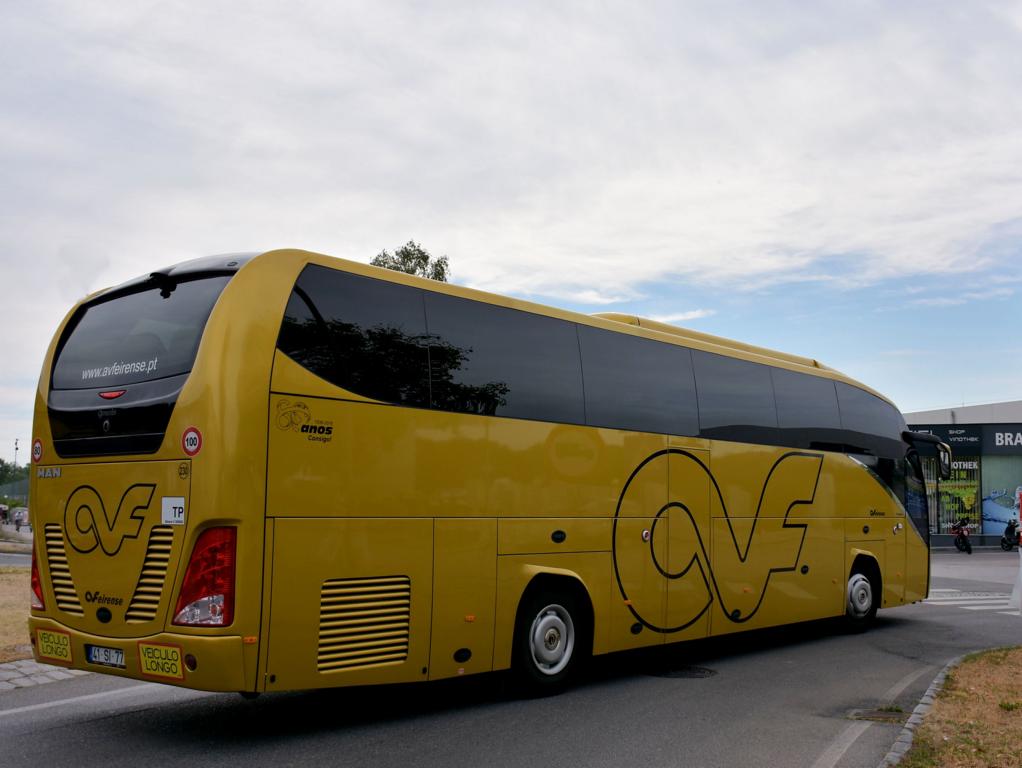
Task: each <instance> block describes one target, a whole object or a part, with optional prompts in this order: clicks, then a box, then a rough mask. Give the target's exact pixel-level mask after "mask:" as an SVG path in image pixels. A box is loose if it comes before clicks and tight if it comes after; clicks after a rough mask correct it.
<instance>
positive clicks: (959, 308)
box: [0, 0, 1022, 463]
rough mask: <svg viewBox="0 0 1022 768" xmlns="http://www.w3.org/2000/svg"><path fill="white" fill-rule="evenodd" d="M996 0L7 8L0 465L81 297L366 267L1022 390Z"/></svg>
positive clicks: (953, 388) (979, 398) (898, 381)
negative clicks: (300, 259) (224, 271)
mask: <svg viewBox="0 0 1022 768" xmlns="http://www.w3.org/2000/svg"><path fill="white" fill-rule="evenodd" d="M1019 83H1022V3H1020V2H979V1H977V2H970V3H961V2H957V1H946V2H940V1H938V0H932V1H931V0H928V1H927V2H911V1H907V2H898V3H890V2H867V1H863V2H852V3H849V2H815V3H812V4H806V3H801V2H775V1H774V0H765V1H764V2H755V3H751V2H747V3H736V2H726V1H721V0H715V1H714V2H688V1H684V2H677V1H676V0H672V1H668V2H645V3H634V2H612V1H610V0H608V1H606V2H587V3H574V2H561V3H548V2H530V1H529V0H525V1H523V2H517V3H489V2H481V1H478V0H477V1H474V2H464V3H461V2H440V1H438V2H411V3H396V2H394V3H391V2H380V1H379V0H375V1H374V2H365V3H359V2H346V1H345V0H329V1H325V2H311V1H308V0H300V1H299V0H292V1H291V2H288V3H267V2H259V1H258V0H250V1H249V2H246V3H244V4H241V3H226V2H217V1H216V0H207V2H204V3H193V2H130V0H126V1H125V2H119V3H81V2H48V1H46V0H35V1H34V2H32V3H9V4H7V6H6V7H5V10H4V23H3V25H0V290H2V291H3V314H2V316H0V317H2V320H0V323H2V328H3V331H2V336H0V458H4V459H6V460H8V461H9V460H11V459H13V458H14V440H15V439H16V438H17V439H18V441H19V453H18V461H19V463H25V461H26V460H27V458H28V453H29V446H30V445H31V440H32V425H31V420H32V405H33V398H34V392H35V389H36V386H37V383H38V380H39V374H40V368H41V365H42V358H43V355H44V353H45V350H46V347H47V344H48V343H49V340H50V338H51V337H52V335H53V333H54V331H55V330H56V328H57V327H58V325H59V323H60V322H61V320H62V318H63V317H64V315H65V313H66V312H67V311H68V310H69V309H70V308H71V306H72V305H73V304H74V303H75V302H76V301H77V300H78V299H80V298H81V297H82V296H84V295H85V294H87V293H89V292H91V291H94V290H97V289H99V288H102V287H105V286H108V285H113V284H117V283H120V282H122V281H124V280H126V279H128V278H131V277H134V276H137V275H140V274H145V273H148V272H150V271H152V270H154V269H157V268H160V267H164V266H166V265H168V264H173V263H176V262H178V261H182V260H185V259H189V258H194V257H197V256H203V255H207V254H215V253H233V252H240V251H259V250H269V249H272V248H277V247H298V248H305V249H308V250H314V251H319V252H322V253H328V254H331V255H335V256H343V257H345V258H350V259H354V260H358V261H368V260H369V259H370V258H372V257H373V256H374V255H375V254H376V253H378V252H379V251H380V250H381V249H384V248H387V249H391V250H393V249H394V248H396V247H399V246H400V245H401V244H403V243H405V242H407V241H408V240H415V241H417V242H419V243H421V244H422V245H423V247H425V248H427V249H428V250H429V251H431V252H432V253H434V254H435V255H441V254H443V255H446V256H447V257H448V258H449V259H450V263H451V271H452V282H456V283H459V284H463V285H469V286H472V287H476V288H482V289H485V290H489V291H494V292H497V293H502V294H509V295H512V296H516V297H520V298H527V299H531V300H534V301H539V302H542V303H546V304H552V305H555V306H560V307H565V308H568V309H572V310H577V311H580V312H585V313H591V312H608V311H615V312H627V313H631V314H639V315H642V316H646V317H653V318H656V319H661V320H666V321H668V322H674V323H677V324H679V325H683V326H686V327H690V328H694V329H697V330H700V331H705V332H709V333H714V334H719V335H723V336H727V337H730V338H735V339H739V340H742V341H746V342H751V343H754V344H760V345H764V346H768V347H772V348H776V349H780V350H784V351H787V352H793V353H796V354H801V355H807V356H809V357H814V358H816V359H818V360H820V361H821V362H823V363H825V364H826V365H829V366H831V367H834V368H837V369H839V370H841V371H843V372H845V373H847V374H848V375H850V376H852V377H854V378H856V379H858V380H860V381H862V382H864V383H866V384H868V385H869V386H871V387H873V388H874V389H877V390H879V391H880V392H882V393H884V394H885V395H887V396H888V397H890V398H891V399H893V400H894V402H895V403H896V404H897V405H898V406H899V407H900V408H901V409H902V410H903V411H906V412H911V411H915V410H923V409H929V408H937V407H943V406H951V405H961V404H971V403H982V402H994V401H1002V400H1017V399H1022V339H1020V334H1019V329H1020V326H1022V324H1020V322H1019V320H1018V319H1017V318H1018V316H1019V314H1020V313H1022V302H1020V298H1022V88H1020V87H1019Z"/></svg>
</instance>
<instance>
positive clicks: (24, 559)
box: [0, 552, 32, 568]
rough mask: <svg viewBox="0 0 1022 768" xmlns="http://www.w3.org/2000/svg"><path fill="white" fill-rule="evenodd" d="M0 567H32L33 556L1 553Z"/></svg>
mask: <svg viewBox="0 0 1022 768" xmlns="http://www.w3.org/2000/svg"><path fill="white" fill-rule="evenodd" d="M0 565H20V566H23V567H25V568H28V567H30V566H31V565H32V555H22V554H17V553H14V552H0Z"/></svg>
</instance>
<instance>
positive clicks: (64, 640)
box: [35, 629, 71, 664]
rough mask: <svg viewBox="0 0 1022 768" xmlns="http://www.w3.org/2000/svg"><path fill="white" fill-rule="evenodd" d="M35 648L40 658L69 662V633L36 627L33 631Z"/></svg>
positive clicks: (62, 662) (63, 662)
mask: <svg viewBox="0 0 1022 768" xmlns="http://www.w3.org/2000/svg"><path fill="white" fill-rule="evenodd" d="M35 639H36V649H37V650H38V652H39V656H40V658H43V659H47V660H49V661H59V662H60V663H61V664H70V663H71V635H69V634H68V633H67V632H61V631H60V630H59V629H37V630H36V631H35Z"/></svg>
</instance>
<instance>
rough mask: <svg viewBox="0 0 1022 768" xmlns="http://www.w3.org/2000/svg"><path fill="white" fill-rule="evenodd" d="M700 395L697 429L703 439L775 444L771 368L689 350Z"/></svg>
mask: <svg viewBox="0 0 1022 768" xmlns="http://www.w3.org/2000/svg"><path fill="white" fill-rule="evenodd" d="M692 362H693V364H694V366H695V373H696V388H697V391H698V394H699V428H700V433H701V434H702V435H704V436H705V437H712V438H718V439H721V440H739V441H745V442H767V443H769V442H775V441H776V439H777V434H776V430H777V408H776V407H775V406H774V389H773V385H772V383H771V381H770V368H769V367H767V366H765V365H760V364H758V363H750V362H748V361H746V360H737V359H735V358H732V357H725V356H724V355H715V354H712V353H709V352H700V351H698V350H692Z"/></svg>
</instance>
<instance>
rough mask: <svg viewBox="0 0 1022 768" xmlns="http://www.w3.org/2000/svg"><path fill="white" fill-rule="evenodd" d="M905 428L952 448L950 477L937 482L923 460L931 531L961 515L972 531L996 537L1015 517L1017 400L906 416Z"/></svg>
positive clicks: (1021, 425)
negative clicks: (952, 456)
mask: <svg viewBox="0 0 1022 768" xmlns="http://www.w3.org/2000/svg"><path fill="white" fill-rule="evenodd" d="M905 419H906V421H907V422H908V425H909V429H911V430H914V431H917V432H930V433H932V434H934V435H937V436H938V437H940V438H941V439H942V440H943V441H944V442H946V443H947V444H948V445H950V446H951V450H952V451H953V454H954V462H953V464H952V473H951V479H950V480H944V481H941V482H940V483H939V487H938V483H937V481H936V472H935V471H934V469H935V468H934V467H933V466H932V462H933V460H932V459H924V462H923V463H924V468H925V470H926V476H927V487H928V491H929V495H930V531H931V532H932V533H937V534H944V533H948V531H949V529H950V527H951V525H952V524H953V523H954V522H955V521H956V520H959V519H961V518H963V517H964V518H966V519H968V520H969V521H970V523H972V530H973V531H975V532H976V533H980V534H985V535H987V536H998V537H999V536H1000V535H1001V533H1003V531H1004V526H1005V524H1006V523H1007V522H1008V521H1009V520H1018V519H1019V500H1020V497H1022V400H1016V401H1013V402H1008V403H993V404H990V405H970V406H963V407H961V408H943V409H940V410H936V411H919V412H916V413H907V414H905Z"/></svg>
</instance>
